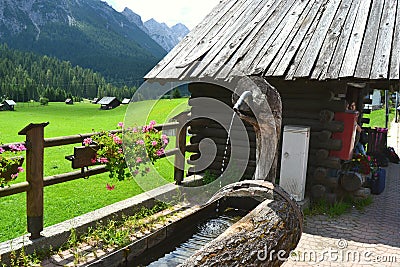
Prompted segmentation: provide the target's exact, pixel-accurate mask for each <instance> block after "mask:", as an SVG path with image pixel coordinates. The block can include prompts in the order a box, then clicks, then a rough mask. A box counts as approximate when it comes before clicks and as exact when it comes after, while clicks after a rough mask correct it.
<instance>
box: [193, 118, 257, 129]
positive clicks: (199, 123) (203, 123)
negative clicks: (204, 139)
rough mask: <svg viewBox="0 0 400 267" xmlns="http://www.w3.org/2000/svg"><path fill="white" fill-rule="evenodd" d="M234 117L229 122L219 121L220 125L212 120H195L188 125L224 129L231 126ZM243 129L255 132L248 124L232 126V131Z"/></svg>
mask: <svg viewBox="0 0 400 267" xmlns="http://www.w3.org/2000/svg"><path fill="white" fill-rule="evenodd" d="M231 118H232V116H230V118H229V119H228V120H225V121H219V123H217V122H215V121H213V120H211V119H195V120H191V121H189V122H188V125H189V126H190V127H191V128H212V129H224V126H223V125H225V126H226V127H227V128H228V127H229V124H230V120H231ZM220 123H221V124H220ZM243 128H245V129H246V130H247V131H253V132H254V129H253V126H251V125H248V124H246V123H244V125H237V124H235V123H234V124H232V129H234V130H243Z"/></svg>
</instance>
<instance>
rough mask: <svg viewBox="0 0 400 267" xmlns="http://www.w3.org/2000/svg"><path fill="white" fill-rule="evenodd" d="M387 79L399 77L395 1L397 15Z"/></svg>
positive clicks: (399, 13) (399, 23) (399, 21)
mask: <svg viewBox="0 0 400 267" xmlns="http://www.w3.org/2000/svg"><path fill="white" fill-rule="evenodd" d="M389 79H390V80H399V79H400V3H397V15H396V23H395V31H394V36H393V46H392V56H391V59H390V73H389Z"/></svg>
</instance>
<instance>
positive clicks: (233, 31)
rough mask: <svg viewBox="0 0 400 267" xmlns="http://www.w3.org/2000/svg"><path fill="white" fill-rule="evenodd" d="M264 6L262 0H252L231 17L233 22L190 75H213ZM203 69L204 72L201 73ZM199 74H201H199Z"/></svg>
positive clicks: (246, 32) (231, 52) (240, 40)
mask: <svg viewBox="0 0 400 267" xmlns="http://www.w3.org/2000/svg"><path fill="white" fill-rule="evenodd" d="M263 7H265V4H264V3H263V1H260V2H252V3H251V4H250V5H249V6H247V8H246V10H244V11H243V12H242V13H241V14H237V15H235V16H234V17H236V18H237V19H232V20H231V21H232V22H233V24H232V25H231V26H230V29H227V30H226V33H225V34H224V35H223V36H221V37H220V38H219V40H218V43H217V44H216V45H215V46H214V47H213V48H212V49H211V50H210V51H209V52H208V53H207V54H206V56H205V57H204V58H203V59H202V60H201V62H200V63H199V64H198V65H197V66H196V68H195V69H194V70H193V72H192V73H191V74H190V76H191V77H198V76H200V77H207V76H214V75H215V72H216V71H217V70H218V69H219V68H220V67H221V66H222V65H223V64H224V63H225V61H226V59H228V58H230V57H231V56H232V54H233V53H234V51H236V49H237V47H238V45H240V43H241V42H242V40H243V38H244V37H245V36H246V35H248V34H249V32H250V31H249V30H248V27H249V25H253V24H254V21H253V20H254V18H256V17H257V16H259V14H260V11H261V10H262V9H263ZM203 70H204V73H202V72H203ZM200 74H201V75H200Z"/></svg>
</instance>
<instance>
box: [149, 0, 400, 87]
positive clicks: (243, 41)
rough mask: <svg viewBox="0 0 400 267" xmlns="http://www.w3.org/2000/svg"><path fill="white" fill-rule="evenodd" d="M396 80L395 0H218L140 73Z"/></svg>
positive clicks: (398, 4) (399, 44)
mask: <svg viewBox="0 0 400 267" xmlns="http://www.w3.org/2000/svg"><path fill="white" fill-rule="evenodd" d="M232 70H236V71H240V72H242V73H243V74H245V75H263V76H265V77H267V78H268V77H280V78H284V79H285V80H294V79H296V78H308V79H313V80H331V79H336V80H337V79H344V78H351V79H360V80H399V77H400V1H398V0H302V1H301V0H223V1H221V3H220V4H219V5H218V6H216V7H215V8H214V9H213V11H212V12H211V13H210V14H209V15H208V16H207V17H206V18H205V19H204V20H203V22H201V23H200V24H199V25H198V26H197V27H196V28H195V29H193V30H192V31H191V32H190V33H189V34H188V35H187V36H186V37H185V38H184V39H183V40H182V41H181V42H180V43H179V44H178V45H177V46H176V47H175V48H174V49H173V50H172V51H171V52H170V53H169V54H168V55H167V56H166V57H165V58H164V59H163V60H162V61H161V62H160V63H159V64H158V65H157V66H156V67H155V68H154V69H153V70H151V71H150V72H149V73H148V74H147V75H146V76H145V78H146V79H187V78H185V77H191V78H204V77H214V78H218V79H227V78H229V75H230V73H231V72H232Z"/></svg>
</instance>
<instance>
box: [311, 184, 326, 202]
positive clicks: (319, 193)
mask: <svg viewBox="0 0 400 267" xmlns="http://www.w3.org/2000/svg"><path fill="white" fill-rule="evenodd" d="M326 193H327V189H326V187H325V186H324V185H322V184H316V185H313V186H312V187H311V196H312V198H313V200H319V199H323V198H325V194H326Z"/></svg>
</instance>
